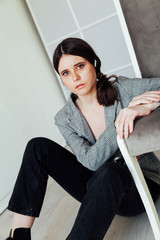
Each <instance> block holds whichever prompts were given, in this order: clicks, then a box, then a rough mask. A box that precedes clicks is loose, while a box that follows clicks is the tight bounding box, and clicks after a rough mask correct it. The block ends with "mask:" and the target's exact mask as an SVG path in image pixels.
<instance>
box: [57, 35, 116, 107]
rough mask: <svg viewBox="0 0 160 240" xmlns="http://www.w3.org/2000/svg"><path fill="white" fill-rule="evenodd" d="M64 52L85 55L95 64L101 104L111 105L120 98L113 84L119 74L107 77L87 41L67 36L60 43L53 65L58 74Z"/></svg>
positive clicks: (98, 95)
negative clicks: (112, 79) (113, 79)
mask: <svg viewBox="0 0 160 240" xmlns="http://www.w3.org/2000/svg"><path fill="white" fill-rule="evenodd" d="M63 54H71V55H76V56H80V57H83V58H85V59H86V60H88V61H89V62H90V63H91V64H92V65H93V66H94V68H95V71H96V75H97V86H96V87H97V100H98V102H99V104H100V105H104V106H110V105H113V104H114V102H115V101H116V100H118V94H117V92H116V89H115V87H114V86H113V83H114V82H115V81H116V80H117V76H116V75H111V76H109V77H107V76H106V75H104V74H102V73H101V70H100V69H101V61H100V59H99V57H98V56H97V55H96V53H95V51H94V50H93V49H92V47H91V46H90V45H89V44H88V43H87V42H85V41H84V40H82V39H80V38H67V39H64V40H63V41H62V42H61V43H60V44H58V46H57V47H56V49H55V52H54V55H53V66H54V68H55V70H56V71H57V73H58V74H59V72H58V65H59V61H60V58H61V57H62V55H63ZM111 78H115V81H112V82H111V81H109V80H110V79H111Z"/></svg>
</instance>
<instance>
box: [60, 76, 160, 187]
mask: <svg viewBox="0 0 160 240" xmlns="http://www.w3.org/2000/svg"><path fill="white" fill-rule="evenodd" d="M114 86H115V88H116V90H117V92H118V95H119V98H120V102H117V101H116V102H115V104H114V105H112V106H109V107H104V112H105V121H106V130H105V131H104V132H103V133H102V134H101V136H100V137H99V139H98V140H97V141H95V139H94V137H93V134H92V132H91V130H90V128H89V126H88V123H87V122H86V120H85V118H84V117H83V115H82V114H81V112H80V111H79V110H78V108H77V107H76V106H75V104H74V101H73V99H72V98H71V97H70V98H69V100H68V102H67V103H66V105H65V106H64V107H63V108H62V109H61V110H60V111H59V112H58V113H57V114H56V116H55V124H56V125H57V126H58V128H59V130H60V132H61V134H62V135H63V137H64V138H65V140H66V143H67V145H68V146H70V148H71V150H72V151H73V153H74V154H75V155H76V157H77V160H78V161H79V162H80V163H81V164H82V165H83V166H85V167H86V168H88V169H90V170H92V171H96V170H97V169H98V168H99V167H100V166H101V165H102V164H103V163H104V162H106V161H107V160H108V159H109V158H110V157H111V156H112V155H113V154H114V153H115V152H116V150H117V149H118V145H117V139H116V138H117V133H116V130H115V127H114V121H115V120H116V117H117V116H118V113H119V111H120V109H121V108H124V107H127V106H128V104H129V102H130V101H131V100H132V99H133V97H135V96H137V95H140V94H142V93H144V92H147V91H153V90H160V78H152V79H144V78H143V79H141V78H139V79H138V78H134V79H130V78H126V77H123V76H120V77H118V80H117V82H115V83H114ZM140 165H141V167H142V170H143V173H144V175H145V176H147V177H149V178H150V179H152V180H154V181H156V182H157V183H159V184H160V161H159V160H158V159H157V157H156V156H155V155H154V154H153V153H147V154H143V155H141V156H140Z"/></svg>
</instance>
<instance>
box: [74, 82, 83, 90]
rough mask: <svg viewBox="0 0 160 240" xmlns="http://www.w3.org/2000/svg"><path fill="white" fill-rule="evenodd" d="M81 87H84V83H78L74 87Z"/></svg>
mask: <svg viewBox="0 0 160 240" xmlns="http://www.w3.org/2000/svg"><path fill="white" fill-rule="evenodd" d="M83 87H84V84H83V83H81V84H78V85H77V86H76V88H79V89H81V88H83Z"/></svg>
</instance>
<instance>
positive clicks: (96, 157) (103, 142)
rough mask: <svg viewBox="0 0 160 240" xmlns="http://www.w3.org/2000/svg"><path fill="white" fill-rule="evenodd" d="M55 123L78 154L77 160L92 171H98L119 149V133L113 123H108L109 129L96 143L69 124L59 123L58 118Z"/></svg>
mask: <svg viewBox="0 0 160 240" xmlns="http://www.w3.org/2000/svg"><path fill="white" fill-rule="evenodd" d="M55 123H56V125H57V126H58V128H59V130H60V132H61V134H62V135H63V137H64V138H65V140H66V143H67V145H68V146H70V148H71V150H72V151H73V153H74V154H75V155H76V157H77V160H78V161H79V162H80V163H81V164H82V165H83V166H84V167H86V168H88V169H90V170H92V171H96V170H97V169H98V168H99V167H100V166H101V165H102V164H103V163H104V162H105V161H107V160H108V159H109V158H110V157H111V156H112V155H113V154H114V153H115V151H116V150H117V149H118V145H117V140H116V136H117V133H116V130H115V127H114V125H113V123H112V124H111V123H110V124H109V125H108V128H107V130H105V131H104V132H103V133H102V135H101V136H100V137H99V139H98V140H97V141H96V142H95V143H94V144H92V143H90V142H89V141H88V140H87V139H85V138H84V137H82V136H79V135H78V133H77V132H76V131H75V130H74V129H72V127H71V126H69V124H67V123H63V124H62V123H59V121H56V118H55Z"/></svg>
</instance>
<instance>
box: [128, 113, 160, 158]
mask: <svg viewBox="0 0 160 240" xmlns="http://www.w3.org/2000/svg"><path fill="white" fill-rule="evenodd" d="M126 144H127V147H128V150H129V153H130V156H138V155H140V154H143V153H147V152H152V151H157V150H160V109H156V110H154V111H153V112H152V113H151V114H150V115H148V116H145V117H143V118H140V119H137V120H135V125H134V131H133V133H132V134H130V136H129V138H128V139H126Z"/></svg>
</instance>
